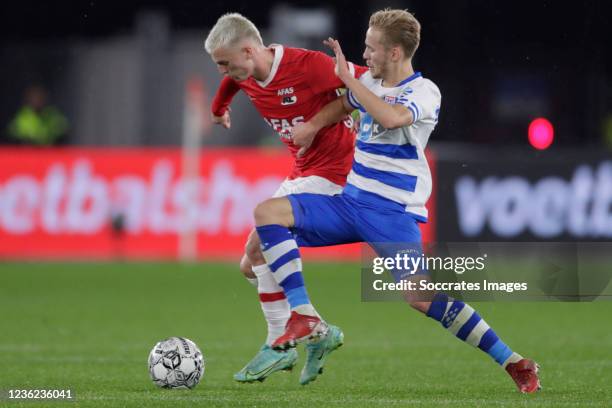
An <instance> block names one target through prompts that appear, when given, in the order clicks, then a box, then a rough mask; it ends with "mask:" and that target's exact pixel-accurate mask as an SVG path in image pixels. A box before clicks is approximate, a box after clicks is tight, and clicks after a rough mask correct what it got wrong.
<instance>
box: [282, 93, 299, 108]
mask: <svg viewBox="0 0 612 408" xmlns="http://www.w3.org/2000/svg"><path fill="white" fill-rule="evenodd" d="M296 102H297V96H295V95H293V96H285V97H284V98H283V100H282V101H281V105H283V106H287V105H293V104H294V103H296Z"/></svg>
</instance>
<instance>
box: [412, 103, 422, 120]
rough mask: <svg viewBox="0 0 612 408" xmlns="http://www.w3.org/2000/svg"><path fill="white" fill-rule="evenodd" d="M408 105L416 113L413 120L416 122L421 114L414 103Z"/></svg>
mask: <svg viewBox="0 0 612 408" xmlns="http://www.w3.org/2000/svg"><path fill="white" fill-rule="evenodd" d="M410 105H411V106H412V107H414V110H415V111H416V117H415V119H414V121H415V122H416V120H417V119H418V118H419V116H420V115H421V112H419V108H418V106H417V105H416V103H414V102H410Z"/></svg>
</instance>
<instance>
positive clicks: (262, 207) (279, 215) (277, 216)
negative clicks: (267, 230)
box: [254, 198, 288, 226]
mask: <svg viewBox="0 0 612 408" xmlns="http://www.w3.org/2000/svg"><path fill="white" fill-rule="evenodd" d="M254 215H255V223H256V224H257V225H268V224H279V225H283V226H288V225H287V222H286V220H285V218H286V217H285V216H284V215H285V214H284V206H283V203H282V202H281V201H279V199H275V198H272V199H270V200H266V201H264V202H262V203H259V204H258V205H257V207H255V213H254Z"/></svg>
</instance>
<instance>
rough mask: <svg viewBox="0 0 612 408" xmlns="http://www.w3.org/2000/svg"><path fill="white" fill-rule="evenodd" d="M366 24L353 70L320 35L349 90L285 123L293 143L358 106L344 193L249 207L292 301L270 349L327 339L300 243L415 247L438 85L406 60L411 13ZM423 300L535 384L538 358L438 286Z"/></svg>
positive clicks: (382, 250)
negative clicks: (299, 121)
mask: <svg viewBox="0 0 612 408" xmlns="http://www.w3.org/2000/svg"><path fill="white" fill-rule="evenodd" d="M369 25H370V27H369V29H368V32H367V34H366V41H365V43H366V50H365V52H364V58H365V60H366V62H367V65H368V67H369V68H370V71H369V72H368V73H366V74H364V75H363V76H362V77H361V78H360V79H358V80H357V79H355V78H354V77H353V76H352V75H351V74H350V73H349V72H348V69H347V68H346V63H345V58H344V55H343V54H342V50H341V48H340V45H339V44H338V42H337V41H335V40H333V39H331V38H330V39H328V40H327V41H326V42H325V43H326V44H327V45H328V46H329V47H330V48H331V49H332V50H333V51H334V52H335V54H336V62H337V66H336V74H337V75H338V77H339V78H340V79H341V80H342V81H343V82H344V83H345V85H346V87H347V88H348V92H347V94H346V95H344V96H342V97H341V98H339V99H338V100H337V101H334V102H331V103H330V104H328V105H327V106H326V107H325V108H324V109H323V110H322V111H320V112H319V113H318V114H317V115H315V117H313V118H311V119H310V120H309V121H308V122H307V123H305V124H304V125H302V126H300V127H296V128H294V129H293V134H294V138H296V139H298V141H297V142H299V141H300V140H299V139H300V138H305V139H308V137H307V136H308V135H314V134H316V132H317V131H318V130H319V129H320V128H321V127H323V126H327V125H329V124H330V123H334V122H335V121H338V120H339V119H340V118H342V117H343V115H344V114H346V112H350V111H352V110H353V109H354V108H355V109H359V113H360V117H361V122H360V131H359V136H358V140H357V143H356V146H355V156H354V161H353V166H352V170H351V172H350V173H349V176H348V179H347V184H346V186H345V188H344V190H343V192H342V194H339V195H336V196H323V195H318V194H296V195H289V196H287V197H284V198H274V199H271V200H268V201H266V202H264V203H262V204H260V205H259V206H258V207H257V208H256V210H255V221H256V225H257V233H258V234H259V238H260V240H261V242H262V249H263V255H264V257H265V259H266V262H267V264H268V265H269V266H270V269H271V270H272V271H273V275H274V278H275V279H276V281H277V282H278V283H279V285H280V286H281V287H282V288H283V290H284V292H285V295H286V296H287V299H288V301H289V304H290V306H291V310H292V313H291V317H290V319H289V321H288V323H287V326H286V329H285V333H284V334H283V335H282V336H281V337H279V338H278V339H276V341H275V342H274V343H273V345H272V347H274V348H277V349H286V348H288V347H294V346H295V345H296V343H298V342H301V341H304V340H308V339H311V340H312V339H318V338H321V339H319V340H318V341H325V336H326V333H327V325H326V323H325V322H324V321H323V320H322V319H321V317H320V316H319V315H318V313H317V312H316V310H315V309H314V307H313V306H312V304H311V302H310V299H309V298H308V294H307V292H306V287H305V285H304V280H303V276H302V273H301V271H302V263H301V258H300V253H299V250H298V246H328V245H335V244H344V243H350V242H367V243H368V244H370V245H371V246H372V247H373V248H374V249H375V250H376V251H377V253H378V254H379V255H380V256H385V257H393V256H394V255H395V254H396V253H397V250H398V249H402V248H403V249H406V247H408V248H407V249H411V250H414V251H415V252H416V253H417V254H421V234H420V230H419V227H418V223H419V222H427V210H426V208H425V203H426V202H427V199H428V198H429V195H430V193H431V174H430V171H429V166H428V164H427V160H426V158H425V152H424V150H425V146H426V144H427V141H428V139H429V136H430V134H431V132H432V131H433V129H434V127H435V125H436V123H437V121H438V113H439V110H440V101H441V96H440V91H439V90H438V87H437V86H436V85H435V84H434V83H433V82H432V81H430V80H428V79H425V78H423V77H422V76H421V74H420V73H418V72H417V73H415V72H414V70H413V68H412V56H413V55H414V52H415V51H416V48H417V47H418V43H419V39H420V24H419V23H418V21H417V20H416V19H415V18H414V16H412V14H410V13H408V12H407V11H405V10H383V11H379V12H377V13H375V14H373V15H372V17H371V18H370V24H369ZM297 142H296V143H297ZM300 143H303V141H302V142H300ZM306 145H307V143H306ZM290 228H291V229H290ZM394 244H396V245H394ZM395 278H396V279H402V278H404V276H395ZM429 300H431V301H423V300H422V299H421V300H411V299H409V302H410V304H411V306H413V307H414V308H415V309H417V310H419V311H421V312H423V313H425V314H426V315H427V316H429V317H431V318H433V319H435V320H437V321H439V322H440V323H441V324H442V326H443V327H445V328H446V329H448V330H449V331H451V332H452V333H453V334H454V335H455V336H456V337H458V338H459V339H461V340H463V341H465V342H467V343H469V344H472V345H473V346H476V347H478V348H480V349H481V350H483V351H484V352H486V353H487V354H489V355H490V356H491V357H492V358H493V359H494V360H495V361H496V362H497V363H498V364H500V365H501V366H502V367H504V368H505V369H506V370H507V371H508V372H509V374H510V375H511V376H512V378H513V379H514V381H515V382H516V384H517V386H518V387H519V390H520V391H521V392H535V391H536V390H537V389H539V387H540V385H539V379H538V376H537V365H536V364H535V363H534V362H533V361H532V360H528V359H524V358H523V357H522V356H520V355H519V354H517V353H514V352H513V351H512V350H511V349H510V348H509V347H508V346H507V345H506V344H505V343H504V342H503V341H502V340H501V339H499V337H498V336H497V335H496V334H495V332H494V331H493V329H491V328H490V327H489V325H488V324H487V323H486V322H485V321H484V320H483V319H482V318H481V317H480V316H479V315H478V313H476V312H475V311H474V309H473V308H472V307H470V306H469V305H467V304H465V303H464V302H462V301H458V300H454V299H451V298H449V297H448V296H447V295H445V294H444V293H437V294H436V295H435V297H434V298H433V299H429ZM330 351H331V350H329V352H330Z"/></svg>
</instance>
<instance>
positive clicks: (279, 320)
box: [252, 264, 291, 345]
mask: <svg viewBox="0 0 612 408" xmlns="http://www.w3.org/2000/svg"><path fill="white" fill-rule="evenodd" d="M252 269H253V273H254V274H255V276H257V292H258V293H259V303H260V304H261V310H262V311H263V314H264V317H265V319H266V323H267V324H268V337H267V338H266V344H268V345H271V344H272V342H274V340H276V339H277V338H279V337H280V336H281V335H282V334H283V333H284V332H285V325H286V324H287V320H289V315H290V313H291V311H290V308H289V302H288V301H287V298H286V297H285V293H284V292H283V288H281V287H280V286H279V284H278V283H276V280H275V279H274V276H273V275H272V271H271V270H270V268H269V267H268V265H266V264H263V265H258V266H253V268H252Z"/></svg>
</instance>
